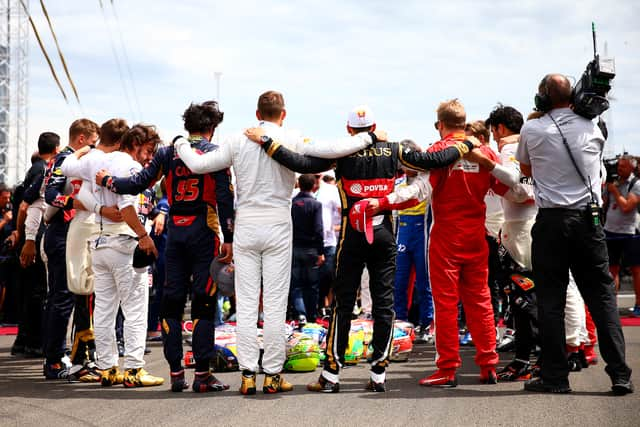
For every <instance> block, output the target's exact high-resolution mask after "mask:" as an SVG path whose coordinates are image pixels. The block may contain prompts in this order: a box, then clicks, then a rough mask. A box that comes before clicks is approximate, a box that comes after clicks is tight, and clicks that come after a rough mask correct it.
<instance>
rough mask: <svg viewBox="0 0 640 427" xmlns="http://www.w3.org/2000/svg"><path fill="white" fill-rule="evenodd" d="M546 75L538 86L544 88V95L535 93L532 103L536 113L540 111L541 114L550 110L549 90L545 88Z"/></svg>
mask: <svg viewBox="0 0 640 427" xmlns="http://www.w3.org/2000/svg"><path fill="white" fill-rule="evenodd" d="M548 77H549V76H548V75H546V76H544V78H543V79H542V81H541V82H540V85H539V86H542V87H543V88H544V93H542V94H540V93H536V96H534V98H533V102H534V103H535V106H536V111H540V112H541V113H546V112H547V111H550V110H551V96H550V95H549V88H548V87H547V79H548Z"/></svg>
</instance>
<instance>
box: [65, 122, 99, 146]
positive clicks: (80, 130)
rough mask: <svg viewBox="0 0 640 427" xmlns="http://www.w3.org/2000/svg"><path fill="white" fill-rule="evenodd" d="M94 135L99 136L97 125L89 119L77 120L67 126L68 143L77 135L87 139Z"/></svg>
mask: <svg viewBox="0 0 640 427" xmlns="http://www.w3.org/2000/svg"><path fill="white" fill-rule="evenodd" d="M94 133H95V134H97V135H100V129H99V128H98V124H97V123H95V122H93V121H91V120H89V119H78V120H76V121H74V122H73V123H71V126H69V141H73V140H74V139H76V138H77V137H78V136H79V135H84V136H86V137H87V138H88V137H90V136H91V135H92V134H94Z"/></svg>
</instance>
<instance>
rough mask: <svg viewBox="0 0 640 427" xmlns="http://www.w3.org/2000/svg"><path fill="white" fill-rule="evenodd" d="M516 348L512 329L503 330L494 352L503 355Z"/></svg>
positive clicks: (514, 334) (514, 333)
mask: <svg viewBox="0 0 640 427" xmlns="http://www.w3.org/2000/svg"><path fill="white" fill-rule="evenodd" d="M515 347H516V331H515V330H513V329H505V331H504V335H502V339H501V340H500V342H499V343H498V345H497V346H496V351H497V352H499V353H504V352H507V351H513V350H514V349H515Z"/></svg>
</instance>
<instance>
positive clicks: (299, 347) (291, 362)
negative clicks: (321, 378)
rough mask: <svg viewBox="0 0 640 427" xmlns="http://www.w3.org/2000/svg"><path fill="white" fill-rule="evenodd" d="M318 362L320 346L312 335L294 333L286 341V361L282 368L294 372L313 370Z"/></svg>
mask: <svg viewBox="0 0 640 427" xmlns="http://www.w3.org/2000/svg"><path fill="white" fill-rule="evenodd" d="M319 363H320V348H319V347H318V343H317V342H316V341H315V340H314V338H313V337H311V336H309V335H306V334H303V333H295V334H293V335H291V336H290V337H289V340H288V342H287V361H286V362H285V364H284V369H286V370H288V371H294V372H311V371H315V370H316V368H317V367H318V364H319Z"/></svg>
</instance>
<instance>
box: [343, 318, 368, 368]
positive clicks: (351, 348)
mask: <svg viewBox="0 0 640 427" xmlns="http://www.w3.org/2000/svg"><path fill="white" fill-rule="evenodd" d="M363 354H364V330H363V329H362V328H361V327H360V328H358V329H356V330H354V329H353V328H352V329H351V331H350V332H349V345H348V346H347V350H346V351H345V353H344V362H345V363H346V364H347V365H355V364H357V363H358V362H359V361H360V359H361V358H362V355H363Z"/></svg>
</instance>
